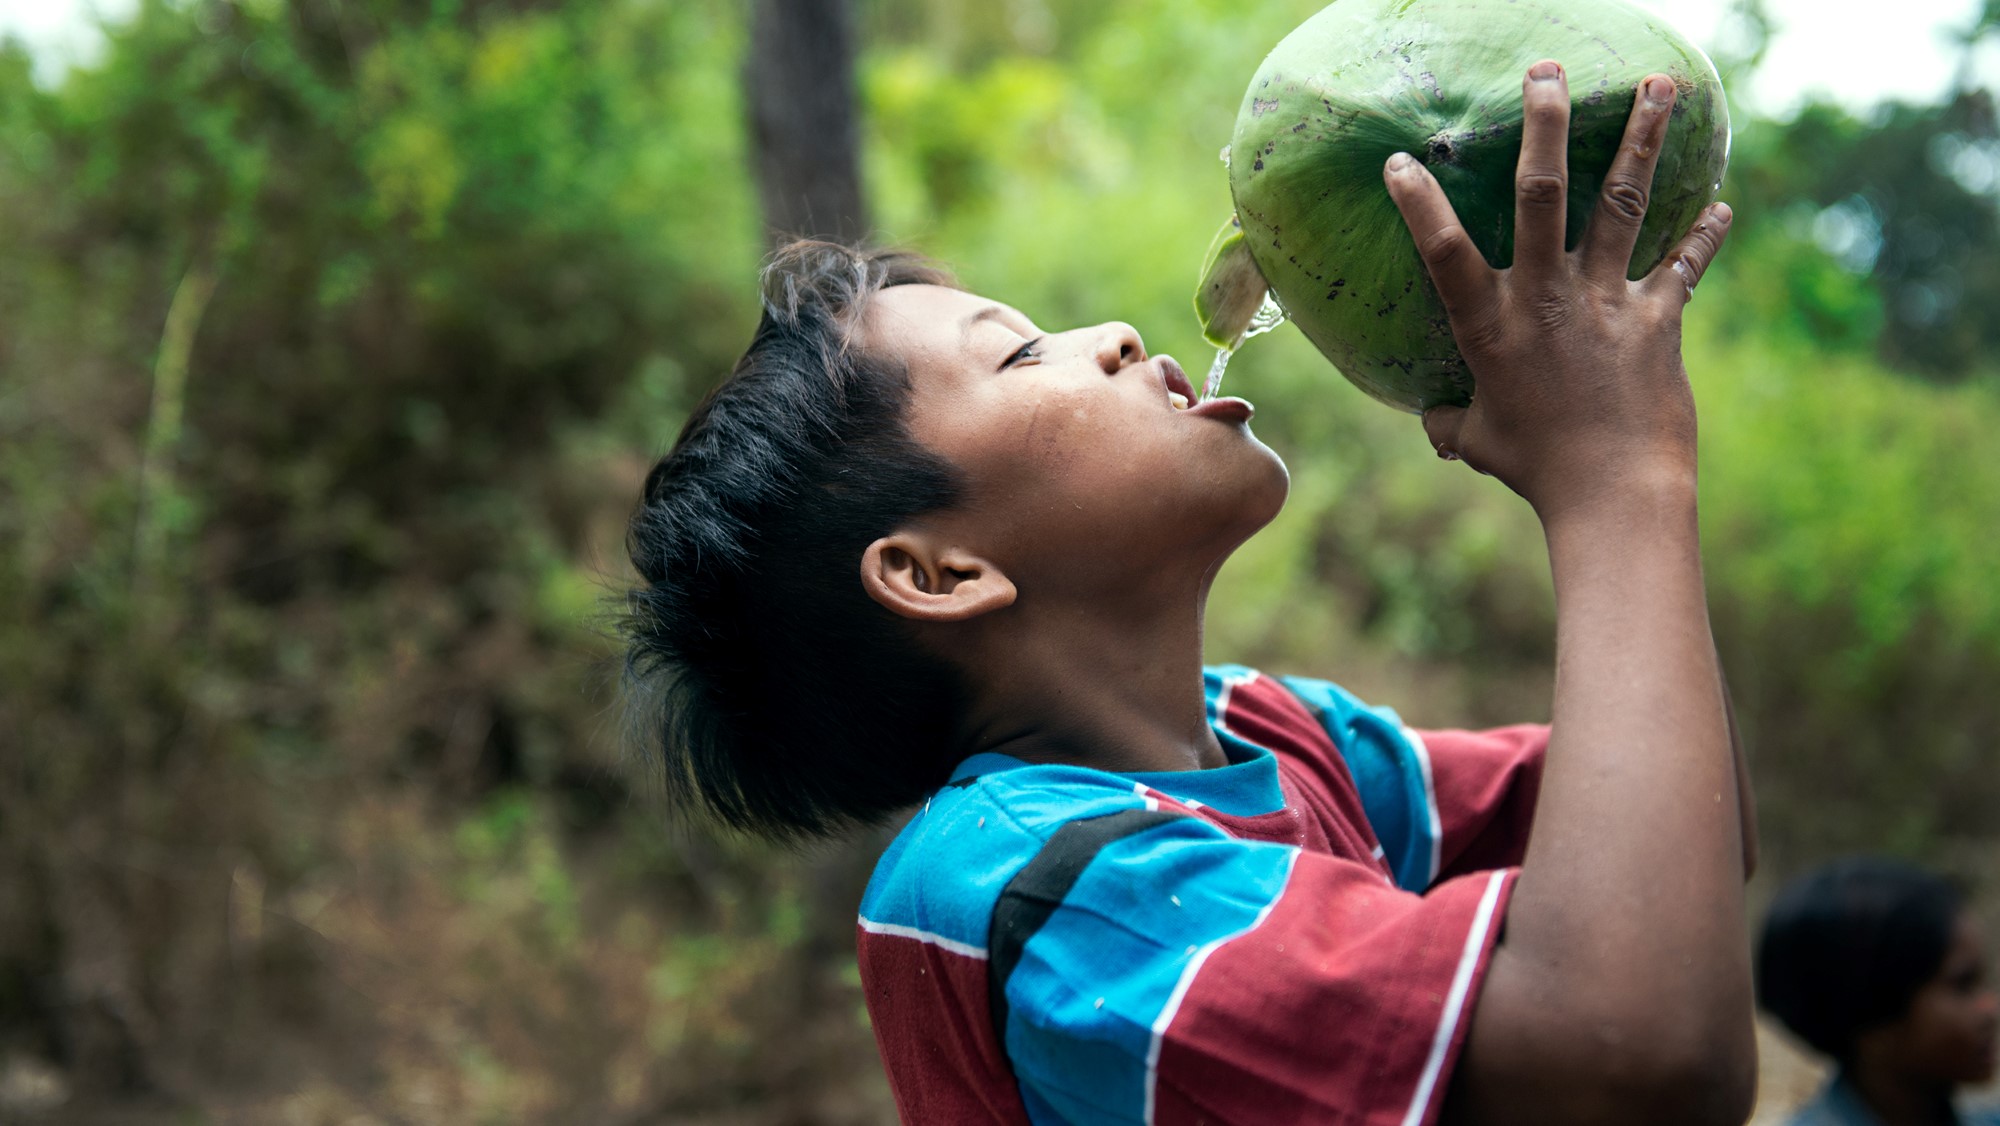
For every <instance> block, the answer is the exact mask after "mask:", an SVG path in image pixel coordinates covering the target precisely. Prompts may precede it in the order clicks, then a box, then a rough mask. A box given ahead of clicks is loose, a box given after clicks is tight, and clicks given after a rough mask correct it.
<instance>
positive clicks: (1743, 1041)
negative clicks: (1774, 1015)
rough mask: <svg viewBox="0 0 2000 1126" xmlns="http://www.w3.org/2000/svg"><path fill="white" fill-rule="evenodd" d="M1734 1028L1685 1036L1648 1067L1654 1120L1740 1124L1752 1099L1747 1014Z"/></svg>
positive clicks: (1753, 1060)
mask: <svg viewBox="0 0 2000 1126" xmlns="http://www.w3.org/2000/svg"><path fill="white" fill-rule="evenodd" d="M1740 1023H1741V1024H1742V1029H1741V1030H1740V1032H1737V1033H1735V1034H1723V1035H1720V1036H1716V1035H1699V1036H1690V1037H1688V1038H1686V1040H1685V1041H1684V1042H1683V1043H1682V1044H1681V1045H1680V1046H1678V1047H1668V1048H1666V1049H1665V1050H1664V1051H1662V1052H1661V1053H1660V1058H1659V1059H1658V1060H1657V1061H1656V1063H1655V1064H1654V1065H1653V1066H1652V1067H1651V1068H1648V1069H1647V1072H1648V1074H1647V1075H1646V1080H1647V1084H1646V1085H1647V1087H1648V1095H1647V1099H1648V1101H1649V1102H1650V1103H1651V1104H1652V1105H1654V1106H1656V1107H1658V1108H1660V1112H1659V1113H1657V1114H1654V1115H1651V1116H1649V1119H1648V1120H1649V1121H1652V1122H1659V1123H1676V1124H1679V1123H1686V1124H1689V1126H1706V1124H1709V1123H1713V1124H1714V1126H1741V1123H1743V1122H1746V1121H1748V1120H1749V1118H1750V1113H1751V1111H1752V1110H1753V1109H1755V1107H1756V1103H1757V1039H1756V1034H1755V1031H1754V1030H1753V1028H1752V1027H1751V1024H1750V1021H1749V1018H1748V1016H1747V1014H1746V1015H1745V1017H1744V1019H1743V1020H1742V1021H1741V1022H1740Z"/></svg>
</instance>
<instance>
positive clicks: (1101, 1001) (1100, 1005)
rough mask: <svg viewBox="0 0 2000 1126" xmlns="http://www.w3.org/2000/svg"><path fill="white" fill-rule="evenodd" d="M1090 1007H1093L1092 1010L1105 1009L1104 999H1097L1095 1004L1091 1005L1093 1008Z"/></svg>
mask: <svg viewBox="0 0 2000 1126" xmlns="http://www.w3.org/2000/svg"><path fill="white" fill-rule="evenodd" d="M1090 1007H1091V1008H1093V1009H1101V1008H1103V1007H1104V998H1102V997H1099V998H1098V999H1097V1000H1096V1001H1095V1002H1093V1003H1092V1004H1091V1006H1090Z"/></svg>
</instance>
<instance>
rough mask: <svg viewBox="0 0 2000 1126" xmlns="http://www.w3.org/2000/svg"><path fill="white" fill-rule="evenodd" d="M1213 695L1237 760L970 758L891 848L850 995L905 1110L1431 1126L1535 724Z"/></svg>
mask: <svg viewBox="0 0 2000 1126" xmlns="http://www.w3.org/2000/svg"><path fill="white" fill-rule="evenodd" d="M1205 679H1206V687H1207V694H1208V717H1209V722H1210V724H1211V725H1212V726H1213V727H1214V729H1215V733H1216V736H1217V738H1218V739H1219V740H1220V741H1221V743H1222V747H1223V750H1224V751H1225V752H1226V754H1227V757H1228V760H1229V762H1228V765H1226V766H1222V767H1217V768H1214V769H1210V770H1197V771H1184V772H1169V773H1157V774H1113V773H1107V772H1105V771H1100V770H1091V769H1087V768H1083V767H1076V766H1063V765H1030V764H1026V763H1023V762H1020V761H1019V760H1016V759H1011V758H1007V757H1005V756H1001V755H991V754H987V755H977V756H974V757H973V758H971V759H968V760H967V761H966V762H965V763H964V764H963V765H961V766H960V767H959V769H958V771H957V773H956V775H955V777H954V778H953V780H952V781H951V783H950V784H949V785H947V786H946V787H945V788H944V789H942V790H939V791H938V792H937V793H936V794H935V795H933V796H932V797H931V799H930V800H929V801H928V802H927V803H926V804H925V806H924V808H923V809H922V810H921V811H920V812H919V813H918V814H917V815H916V816H915V817H914V818H913V819H912V820H911V821H910V823H909V825H908V826H906V827H905V828H904V829H903V831H902V832H901V834H899V835H898V836H897V838H896V840H895V841H894V843H893V844H891V845H890V847H889V849H888V851H887V852H885V853H884V854H883V856H882V859H881V861H880V862H879V864H878V865H877V867H876V869H875V874H874V877H873V879H872V880H871V881H870V883H869V886H868V891H867V893H866V895H865V896H864V898H863V900H862V905H861V918H860V923H859V939H858V940H859V945H860V963H861V980H862V985H863V988H864V990H865V992H866V995H867V1001H868V1011H869V1016H870V1018H871V1019H872V1021H873V1024H874V1028H875V1034H876V1039H877V1043H878V1045H879V1046H880V1048H881V1051H882V1058H883V1062H884V1064H885V1065H886V1067H887V1069H888V1072H889V1080H890V1084H891V1086H892V1087H893V1089H894V1091H895V1095H896V1101H897V1106H898V1108H899V1110H900V1111H901V1114H902V1116H903V1119H904V1121H906V1122H912V1123H947V1122H948V1123H1020V1122H1031V1123H1036V1124H1042V1123H1127V1122H1130V1123H1141V1122H1143V1123H1160V1124H1175V1123H1210V1124H1222V1123H1272V1122H1300V1121H1311V1122H1324V1123H1348V1124H1366V1126H1418V1124H1422V1123H1428V1122H1432V1121H1434V1120H1435V1119H1436V1116H1437V1112H1438V1107H1439V1105H1440V1103H1441V1102H1442V1095H1443V1090H1444V1087H1445V1083H1446V1080H1447V1079H1448V1078H1449V1076H1450V1073H1451V1068H1452V1065H1453V1062H1454V1060H1455V1059H1456V1057H1457V1054H1458V1051H1459V1048H1460V1046H1461V1044H1462V1043H1463V1041H1464V1038H1465V1032H1466V1028H1467V1027H1468V1024H1469V1021H1468V1015H1469V1013H1470V1011H1471V1008H1472V1006H1473V1004H1474V1002H1475V1001H1476V1000H1477V997H1478V993H1479V987H1480V984H1481V982H1482V981H1483V980H1484V977H1485V973H1486V968H1487V965H1488V962H1489V960H1490V957H1491V954H1492V950H1493V945H1494V942H1495V940H1496V939H1497V937H1498V935H1499V931H1500V922H1501V919H1502V917H1503V913H1504V911H1505V909H1506V903H1507V896H1508V893H1509V891H1510V889H1511V887H1512V884H1513V878H1514V874H1515V873H1514V870H1513V867H1512V866H1513V865H1515V864H1518V863H1519V861H1520V857H1521V853H1522V850H1523V849H1524V848H1525V846H1526V842H1527V835H1528V827H1529V822H1530V820H1531V818H1532V816H1533V812H1534V800H1535V793H1536V789H1537V787H1538V784H1539V781H1540V775H1541V764H1542V752H1543V749H1544V747H1545V746H1546V744H1547V741H1548V732H1547V729H1546V728H1544V727H1540V726H1522V727H1510V728H1503V729H1499V730H1495V731H1485V732H1468V731H1426V732H1418V731H1414V730H1412V729H1410V728H1408V727H1406V726H1404V725H1403V723H1402V722H1401V721H1400V720H1399V719H1398V718H1397V716H1396V714H1395V713H1394V712H1392V711H1389V710H1388V709H1386V708H1371V707H1368V706H1366V705H1364V704H1362V703H1361V702H1360V701H1359V700H1357V699H1355V698H1354V697H1353V696H1352V695H1351V694H1349V693H1348V692H1346V691H1345V690H1343V689H1341V688H1340V687H1338V686H1336V685H1333V684H1329V683H1327V682H1325V681H1318V680H1306V679H1300V678H1285V679H1279V678H1274V677H1269V676H1265V675H1263V674H1261V673H1258V672H1256V671H1254V670H1251V669H1246V668H1241V667H1222V668H1214V669H1209V670H1207V675H1206V678H1205Z"/></svg>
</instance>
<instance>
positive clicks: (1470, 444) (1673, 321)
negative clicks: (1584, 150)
mask: <svg viewBox="0 0 2000 1126" xmlns="http://www.w3.org/2000/svg"><path fill="white" fill-rule="evenodd" d="M1674 95H1675V90H1674V84H1673V81H1672V80H1671V79H1669V78H1667V77H1665V76H1664V75H1653V76H1651V77H1649V78H1648V79H1647V80H1646V81H1644V82H1642V83H1640V86H1639V94H1638V97H1637V98H1636V99H1635V104H1634V106H1633V109H1632V117H1631V121H1630V123H1629V124H1628V125H1627V127H1626V131H1625V138H1624V141H1623V142H1622V143H1621V145H1620V146H1619V151H1618V155H1617V157H1616V158H1615V159H1614V160H1613V162H1612V165H1611V169H1610V171H1609V173H1607V175H1606V176H1605V179H1604V193H1603V196H1602V198H1601V199H1600V200H1599V202H1598V205H1597V211H1596V213H1595V214H1594V215H1593V216H1592V217H1591V221H1590V225H1589V229H1588V231H1587V233H1586V234H1585V236H1584V238H1583V239H1582V241H1581V242H1580V243H1579V244H1578V246H1577V248H1576V249H1575V250H1574V251H1565V250H1564V248H1563V232H1564V226H1565V219H1566V200H1567V197H1568V192H1569V176H1568V148H1569V144H1568V142H1569V110H1570V102H1569V85H1568V81H1567V79H1566V77H1565V76H1564V75H1563V72H1562V68H1561V67H1559V66H1558V65H1557V64H1555V63H1554V62H1550V61H1543V62H1539V63H1536V64H1535V65H1534V66H1533V67H1532V68H1530V69H1529V71H1528V77H1527V79H1526V81H1525V82H1524V83H1523V90H1522V101H1523V105H1524V111H1525V119H1526V120H1525V124H1524V126H1523V129H1522V138H1521V161H1520V165H1519V171H1518V173H1517V179H1516V188H1515V221H1514V263H1513V265H1512V267H1511V268H1509V269H1504V270H1495V269H1493V268H1492V267H1490V266H1488V265H1487V264H1486V262H1485V261H1484V259H1483V258H1482V257H1481V255H1480V252H1479V250H1478V248H1477V247H1475V246H1474V245H1473V243H1472V240H1471V238H1470V237H1469V236H1468V235H1467V234H1466V233H1465V229H1464V228H1463V227H1462V226H1460V224H1459V222H1458V217H1457V215H1456V214H1455V213H1454V212H1453V211H1452V207H1451V203H1450V202H1449V201H1448V200H1447V199H1446V198H1445V195H1444V192H1443V190H1442V189H1441V188H1440V187H1439V186H1438V182H1437V180H1436V179H1434V178H1433V177H1432V176H1431V174H1430V173H1429V171H1427V170H1426V169H1425V168H1424V167H1423V165H1422V164H1420V163H1418V162H1417V161H1415V160H1413V159H1411V158H1410V157H1409V156H1408V154H1405V153H1398V154H1396V156H1394V157H1391V158H1390V160H1389V163H1388V165H1387V167H1386V168H1385V170H1384V178H1385V179H1386V180H1387V182H1388V186H1389V193H1390V195H1391V196H1393V197H1394V199H1395V201H1396V206H1397V207H1398V208H1399V209H1400V210H1401V211H1402V214H1403V220H1404V222H1405V223H1407V224H1408V225H1409V228H1410V233H1411V235H1412V236H1413V237H1414V238H1415V239H1416V244H1417V248H1418V250H1419V252H1420V253H1421V254H1422V255H1423V259H1424V263H1425V265H1426V266H1427V267H1428V268H1429V270H1430V274H1431V278H1432V280H1433V281H1434V282H1435V283H1436V284H1437V288H1438V294H1439V296H1441V297H1442V298H1443V299H1444V305H1445V309H1446V311H1447V312H1448V313H1449V314H1450V316H1451V326H1452V333H1453V335H1454V336H1455V337H1456V338H1457V341H1458V345H1459V349H1460V350H1461V351H1462V352H1463V353H1464V355H1465V358H1466V362H1467V363H1468V364H1469V365H1470V366H1471V369H1472V374H1473V377H1474V379H1475V380H1476V383H1477V386H1476V389H1475V394H1474V397H1473V400H1472V403H1471V405H1470V406H1466V407H1434V408H1432V409H1431V410H1429V411H1427V412H1426V413H1425V414H1424V430H1425V431H1426V432H1427V433H1428V434H1429V435H1430V439H1431V444H1432V446H1433V447H1434V448H1436V449H1437V451H1438V455H1439V456H1440V457H1447V458H1450V457H1457V458H1461V459H1463V460H1464V461H1465V462H1466V463H1467V464H1468V465H1471V466H1472V467H1473V468H1474V469H1477V470H1480V471H1481V472H1484V473H1490V474H1492V475H1493V476H1496V477H1499V478H1500V479H1501V480H1502V481H1504V482H1506V484H1507V485H1508V486H1509V487H1511V488H1512V489H1514V491H1515V492H1518V493H1520V494H1521V495H1522V496H1523V497H1525V498H1527V500H1528V502H1529V503H1530V504H1532V505H1534V506H1535V509H1536V511H1537V512H1538V513H1539V514H1540V515H1541V517H1542V519H1543V520H1544V522H1547V521H1548V520H1550V519H1551V518H1553V517H1556V516H1558V515H1560V514H1561V513H1563V512H1564V511H1567V510H1568V509H1570V508H1572V507H1575V506H1577V505H1584V506H1588V505H1589V504H1590V503H1591V502H1592V501H1593V500H1600V499H1606V497H1607V494H1611V493H1620V492H1623V491H1625V490H1627V489H1629V488H1631V487H1633V486H1644V485H1646V484H1658V483H1665V482H1673V483H1682V482H1685V483H1686V484H1688V485H1690V486H1691V484H1692V481H1693V475H1694V458H1695V413H1694V399H1693V396H1692V394H1691V393H1690V391H1689V389H1688V382H1687V373H1686V370H1685V369H1684V368H1683V367H1682V365H1681V355H1680V342H1681V310H1682V307H1683V306H1684V305H1685V304H1686V303H1687V301H1688V300H1689V299H1690V298H1691V297H1692V296H1693V293H1694V286H1695V283H1696V282H1698V281H1700V279H1701V276H1702V273H1703V271H1705V270H1707V268H1708V265H1709V263H1710V262H1711V261H1713V260H1714V258H1715V254H1716V252H1717V251H1718V250H1719V249H1720V248H1721V246H1722V241H1723V239H1724V238H1725V237H1726V236H1727V235H1728V233H1729V224H1730V218H1731V216H1730V211H1729V208H1728V206H1727V205H1724V204H1719V203H1718V204H1715V205H1713V206H1711V207H1710V208H1709V209H1708V210H1707V211H1705V212H1704V213H1703V214H1702V217H1701V219H1700V220H1699V221H1698V222H1697V223H1696V224H1695V226H1694V229H1693V230H1692V231H1690V232H1689V233H1688V235H1687V237H1685V238H1684V239H1682V240H1681V242H1680V244H1679V245H1678V246H1676V247H1675V248H1674V249H1673V251H1672V252H1671V253H1669V254H1668V255H1667V256H1666V258H1664V259H1662V260H1661V262H1660V264H1659V266H1658V267H1656V268H1655V269H1654V270H1653V271H1652V272H1651V273H1650V274H1648V275H1647V276H1646V277H1645V278H1643V279H1641V280H1639V281H1636V282H1634V281H1628V280H1627V279H1626V270H1627V268H1628V265H1629V263H1630V261H1631V258H1632V249H1633V246H1634V244H1635V243H1636V241H1637V239H1638V235H1639V226H1640V223H1641V221H1642V220H1643V219H1644V218H1645V214H1646V206H1647V202H1648V198H1649V194H1650V191H1651V186H1652V182H1653V171H1654V168H1655V166H1656V165H1657V164H1658V162H1659V151H1660V145H1661V143H1662V141H1663V140H1664V139H1665V136H1666V130H1667V125H1668V119H1669V117H1670V116H1671V114H1672V110H1673V104H1674Z"/></svg>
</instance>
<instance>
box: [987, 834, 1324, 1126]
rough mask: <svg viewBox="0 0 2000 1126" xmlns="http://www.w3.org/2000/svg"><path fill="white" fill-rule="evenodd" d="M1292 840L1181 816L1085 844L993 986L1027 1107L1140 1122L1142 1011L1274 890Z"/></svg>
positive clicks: (1249, 921) (1047, 1115) (1067, 1117)
mask: <svg viewBox="0 0 2000 1126" xmlns="http://www.w3.org/2000/svg"><path fill="white" fill-rule="evenodd" d="M1297 851H1298V850H1297V849H1295V848H1292V847H1290V846H1287V845H1275V844H1266V843H1262V842H1254V841H1243V840H1238V839H1235V838H1232V837H1230V836H1228V835H1227V834H1226V833H1224V832H1223V831H1222V830H1220V829H1218V828H1217V827H1215V826H1214V825H1211V824H1209V823H1207V822H1205V821H1201V820H1198V819H1196V818H1191V817H1182V818H1176V819H1174V820H1172V821H1168V822H1164V823H1161V824H1158V825H1156V826H1154V827H1152V828H1149V829H1147V830H1145V831H1144V832H1141V833H1137V834H1134V835H1132V836H1128V837H1124V838H1122V839H1119V840H1116V841H1113V842H1112V843H1110V844H1108V845H1106V846H1104V847H1103V848H1102V849H1101V850H1100V851H1099V852H1098V853H1097V855H1096V857H1095V858H1094V859H1093V860H1092V861H1091V863H1090V864H1089V866H1088V867H1087V868H1085V869H1084V871H1083V874H1082V875H1081V876H1080V877H1079V878H1078V879H1077V881H1076V884H1075V886H1074V888H1073V889H1072V890H1071V892H1070V893H1069V894H1068V895H1067V896H1065V897H1064V899H1063V902H1062V905H1061V908H1060V909H1059V910H1057V911H1056V912H1055V913H1054V914H1053V915H1052V916H1051V917H1050V918H1049V919H1048V921H1047V922H1046V923H1045V924H1044V925H1043V926H1042V927H1041V929H1040V931H1039V932H1038V933H1037V934H1036V935H1035V937H1034V938H1033V939H1032V940H1031V941H1030V942H1029V943H1028V944H1027V946H1026V949H1025V950H1024V952H1023V954H1022V957H1021V960H1020V962H1019V963H1018V965H1017V966H1016V967H1015V970H1014V973H1013V975H1012V976H1011V977H1010V978H1009V979H1008V981H1007V984H1006V990H1007V997H1008V1002H1009V1013H1008V1021H1007V1055H1008V1058H1009V1059H1010V1060H1012V1061H1013V1064H1014V1071H1015V1075H1016V1077H1017V1078H1019V1080H1020V1082H1021V1088H1022V1091H1023V1094H1024V1095H1031V1096H1032V1097H1031V1098H1029V1100H1028V1106H1029V1112H1030V1118H1031V1119H1033V1120H1035V1121H1037V1122H1044V1121H1047V1122H1074V1121H1093V1122H1142V1121H1144V1118H1145V1111H1146V1100H1147V1087H1148V1081H1147V1063H1148V1057H1149V1053H1150V1050H1151V1046H1152V1037H1153V1027H1154V1025H1155V1023H1156V1022H1157V1021H1159V1019H1160V1017H1161V1015H1162V1014H1163V1013H1164V1012H1166V1011H1167V1007H1168V1005H1169V1003H1170V1002H1171V1001H1173V1000H1174V999H1175V996H1176V992H1177V990H1178V988H1179V986H1180V984H1181V978H1182V976H1183V975H1184V974H1185V973H1186V972H1187V971H1188V969H1189V967H1190V966H1191V965H1192V964H1194V962H1195V959H1196V958H1197V957H1198V956H1201V955H1202V952H1203V949H1202V948H1203V947H1206V946H1208V945H1210V944H1212V943H1217V942H1220V941H1222V940H1225V939H1228V938H1230V937H1233V936H1235V935H1237V934H1240V933H1242V932H1243V931H1245V930H1248V929H1249V928H1250V927H1251V926H1252V925H1254V924H1255V923H1256V922H1257V920H1258V919H1260V918H1261V917H1262V915H1263V914H1264V912H1265V911H1266V910H1267V909H1268V908H1269V907H1270V905H1271V904H1272V903H1274V902H1276V900H1277V898H1278V896H1279V894H1280V893H1282V892H1283V890H1284V886H1285V881H1286V878H1287V877H1288V875H1289V874H1290V872H1291V867H1292V862H1293V860H1294V859H1295V857H1296V855H1297ZM1037 1108H1040V1109H1041V1111H1042V1113H1038V1112H1037Z"/></svg>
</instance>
